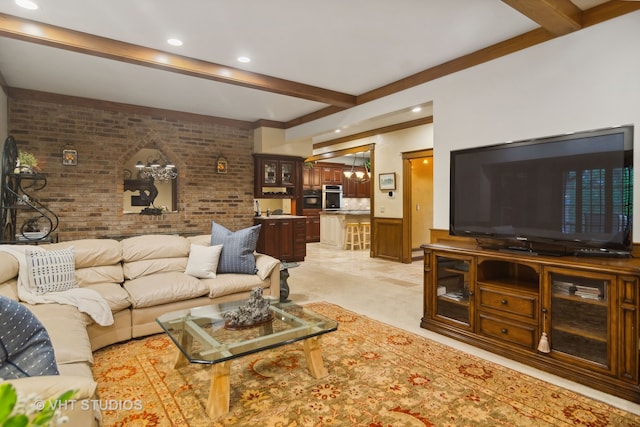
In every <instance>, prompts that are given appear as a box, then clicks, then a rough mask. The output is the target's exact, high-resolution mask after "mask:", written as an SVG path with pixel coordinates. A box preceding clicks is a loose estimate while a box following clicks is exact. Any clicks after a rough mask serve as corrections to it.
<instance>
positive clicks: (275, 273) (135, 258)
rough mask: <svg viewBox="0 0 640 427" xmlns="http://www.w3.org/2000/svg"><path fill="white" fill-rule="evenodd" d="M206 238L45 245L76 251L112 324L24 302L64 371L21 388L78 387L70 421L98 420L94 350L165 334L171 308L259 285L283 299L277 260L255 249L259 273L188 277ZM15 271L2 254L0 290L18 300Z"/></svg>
mask: <svg viewBox="0 0 640 427" xmlns="http://www.w3.org/2000/svg"><path fill="white" fill-rule="evenodd" d="M209 242H210V235H201V236H195V237H181V236H173V235H172V236H169V235H147V236H138V237H132V238H128V239H124V240H122V241H117V240H110V239H87V240H75V241H69V242H64V243H55V244H49V245H41V246H40V248H43V249H45V250H58V249H65V248H69V247H73V248H74V251H75V277H76V281H77V283H78V286H79V287H84V288H90V289H93V290H95V291H97V292H98V293H99V294H100V295H101V296H102V297H103V298H104V299H105V300H106V301H107V303H108V304H109V307H110V308H111V312H112V314H113V320H114V321H113V324H111V325H109V326H100V325H98V324H97V323H95V322H94V321H93V319H92V318H91V317H89V316H88V315H86V314H84V313H81V312H80V311H79V310H78V309H77V308H76V307H74V306H71V305H63V304H36V305H29V304H26V305H27V307H28V308H29V309H30V310H31V311H32V312H33V313H34V314H35V315H36V317H37V318H38V319H39V320H40V321H41V322H42V323H43V325H44V326H45V328H46V329H47V332H48V333H49V336H50V338H51V341H52V344H53V348H54V351H55V356H56V362H57V364H58V370H59V371H60V375H59V376H48V377H30V378H21V379H17V380H12V381H11V382H12V383H13V384H14V386H15V387H16V389H17V390H18V391H21V392H22V393H25V394H28V393H31V392H36V393H38V394H39V395H40V396H43V397H45V396H47V397H48V396H53V395H59V394H61V393H62V392H64V391H66V390H69V389H76V390H79V393H78V395H77V396H76V399H77V400H78V402H76V403H74V404H73V405H67V406H66V414H67V415H69V417H70V420H69V424H67V425H70V426H82V427H86V426H92V425H98V424H99V416H100V414H99V406H100V405H99V403H100V402H99V396H97V395H96V383H95V381H94V379H93V375H92V372H91V364H92V363H93V355H92V352H93V351H95V350H97V349H99V348H102V347H105V346H107V345H110V344H114V343H118V342H121V341H126V340H129V339H131V338H135V337H141V336H145V335H150V334H154V333H158V332H161V331H162V330H161V328H160V327H159V325H158V324H157V323H156V318H157V317H158V316H159V315H161V314H164V313H167V312H170V311H175V310H181V309H189V308H192V307H197V306H202V305H207V304H211V303H223V302H227V301H233V300H238V299H244V298H247V297H248V296H249V293H250V291H251V289H253V288H255V287H257V286H261V287H262V288H263V289H264V295H265V296H271V297H274V298H279V297H280V267H279V266H280V262H279V261H278V260H277V259H275V258H272V257H270V256H268V255H264V254H257V253H255V254H254V256H255V261H256V268H257V270H258V271H257V273H256V274H254V275H251V274H217V277H216V278H206V279H199V278H196V277H193V276H190V275H188V274H185V269H186V266H187V261H188V259H189V254H190V251H191V245H201V246H209ZM18 271H19V263H18V260H17V259H16V258H15V257H14V256H12V255H10V254H8V253H5V252H1V251H0V295H2V296H5V297H9V298H12V299H14V300H18V291H17V282H18ZM82 399H85V400H84V403H83V404H81V400H82ZM87 408H90V410H87ZM94 409H96V410H94Z"/></svg>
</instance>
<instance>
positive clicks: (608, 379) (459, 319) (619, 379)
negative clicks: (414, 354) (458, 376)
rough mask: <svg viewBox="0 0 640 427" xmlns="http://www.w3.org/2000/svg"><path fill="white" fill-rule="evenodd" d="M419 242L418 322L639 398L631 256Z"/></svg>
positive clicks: (639, 300) (636, 268)
mask: <svg viewBox="0 0 640 427" xmlns="http://www.w3.org/2000/svg"><path fill="white" fill-rule="evenodd" d="M422 247H423V249H424V255H425V256H424V311H423V317H422V321H421V324H420V325H421V326H422V327H423V328H425V329H429V330H432V331H435V332H438V333H440V334H443V335H446V336H449V337H451V338H454V339H458V340H461V341H464V342H466V343H467V344H471V345H475V346H478V347H480V348H483V349H485V350H488V351H493V352H496V353H499V354H500V355H501V356H505V357H509V358H511V359H513V360H517V361H519V362H521V363H526V364H529V365H531V366H534V367H536V368H539V369H543V370H546V371H549V372H551V373H553V374H556V375H559V376H562V377H565V378H568V379H570V380H573V381H576V382H579V383H582V384H585V385H587V386H590V387H593V388H595V389H598V390H601V391H604V392H606V393H610V394H613V395H616V396H619V397H622V398H625V399H628V400H631V401H634V402H640V388H639V386H640V378H639V373H638V368H639V365H640V361H639V359H638V351H639V350H640V349H639V346H638V332H637V331H638V325H639V324H640V316H639V313H640V292H638V289H639V285H640V260H638V259H636V258H629V259H611V258H580V257H575V256H564V257H550V256H543V255H535V256H533V255H529V254H526V253H525V254H514V253H510V252H501V251H498V250H489V249H487V250H484V249H480V248H478V247H477V244H476V243H471V242H469V243H464V242H453V241H452V242H447V243H446V244H429V245H423V246H422ZM543 336H545V339H546V342H547V343H548V346H547V345H542V346H541V345H540V343H541V342H543V343H544V341H543V338H542V337H543Z"/></svg>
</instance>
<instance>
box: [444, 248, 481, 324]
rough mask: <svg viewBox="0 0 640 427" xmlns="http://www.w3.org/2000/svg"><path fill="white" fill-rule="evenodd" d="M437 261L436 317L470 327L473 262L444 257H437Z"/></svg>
mask: <svg viewBox="0 0 640 427" xmlns="http://www.w3.org/2000/svg"><path fill="white" fill-rule="evenodd" d="M435 261H436V266H435V267H436V268H435V288H436V310H435V315H436V316H437V317H439V318H443V317H444V318H447V319H451V320H453V321H455V322H459V323H463V324H466V325H467V326H469V327H470V326H471V305H470V303H469V297H470V296H472V295H473V292H472V291H471V290H470V284H469V277H470V276H469V274H470V272H469V269H470V268H471V261H470V260H468V259H460V258H453V257H448V256H442V255H436V257H435Z"/></svg>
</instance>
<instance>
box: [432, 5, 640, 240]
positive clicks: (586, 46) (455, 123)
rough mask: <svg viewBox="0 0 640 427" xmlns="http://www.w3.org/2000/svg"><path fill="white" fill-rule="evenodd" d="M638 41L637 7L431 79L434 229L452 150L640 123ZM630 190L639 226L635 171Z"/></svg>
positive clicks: (639, 185) (639, 233)
mask: <svg viewBox="0 0 640 427" xmlns="http://www.w3.org/2000/svg"><path fill="white" fill-rule="evenodd" d="M639 42H640V12H635V13H633V14H629V15H625V16H622V17H620V18H617V19H615V20H612V21H608V22H605V23H602V24H599V25H596V26H594V27H591V28H587V29H585V30H582V31H579V32H577V33H574V34H569V35H567V36H564V37H561V38H559V39H556V40H552V41H550V42H547V43H545V44H542V45H539V46H535V47H533V48H530V49H527V50H524V51H521V52H518V53H515V54H513V55H509V56H508V57H505V58H501V59H498V60H495V61H492V62H490V63H487V64H483V65H480V66H477V67H474V68H473V69H469V70H466V71H463V72H460V73H456V74H454V75H451V76H447V77H445V78H442V79H439V80H438V81H436V82H434V84H433V86H434V88H433V90H434V91H435V92H436V94H435V95H434V98H435V99H434V141H435V142H434V167H435V170H434V206H435V210H434V227H436V228H443V229H447V228H448V217H449V212H448V206H449V152H450V151H451V150H452V149H459V148H465V147H471V146H480V145H488V144H494V143H499V142H505V141H510V140H520V139H528V138H532V137H543V136H549V135H556V134H561V133H565V132H571V131H581V130H588V129H596V128H602V127H609V126H615V125H620V124H635V125H640V47H639V44H638V43H639ZM635 135H636V147H640V144H638V143H637V141H640V139H639V138H640V127H636V129H635ZM634 157H635V159H634V162H635V164H636V165H640V162H638V159H640V149H637V150H635V152H634ZM634 188H635V191H634V200H635V205H636V209H634V223H635V224H638V223H639V222H638V220H640V214H639V209H638V207H639V206H640V175H639V174H635V183H634ZM638 240H640V228H636V230H635V232H634V241H636V242H637V241H638Z"/></svg>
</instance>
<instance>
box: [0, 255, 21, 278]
mask: <svg viewBox="0 0 640 427" xmlns="http://www.w3.org/2000/svg"><path fill="white" fill-rule="evenodd" d="M0 265H1V266H2V268H0V283H4V282H6V281H7V280H10V279H13V278H14V277H17V276H18V271H20V264H19V263H18V260H17V259H16V257H14V256H13V255H11V254H8V253H6V252H0Z"/></svg>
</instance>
